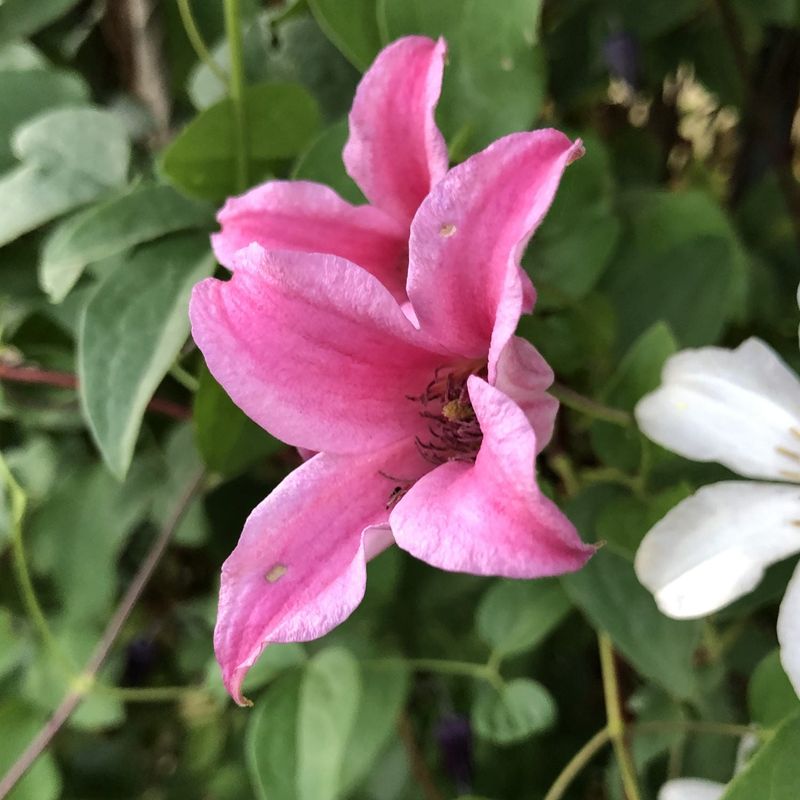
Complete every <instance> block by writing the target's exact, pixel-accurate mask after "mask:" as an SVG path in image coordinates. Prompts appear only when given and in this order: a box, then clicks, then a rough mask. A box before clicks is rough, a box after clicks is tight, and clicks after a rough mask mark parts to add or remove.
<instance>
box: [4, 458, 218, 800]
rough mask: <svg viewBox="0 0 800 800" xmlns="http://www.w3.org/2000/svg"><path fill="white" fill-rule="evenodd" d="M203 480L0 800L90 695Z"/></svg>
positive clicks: (190, 490) (196, 482)
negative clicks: (98, 674)
mask: <svg viewBox="0 0 800 800" xmlns="http://www.w3.org/2000/svg"><path fill="white" fill-rule="evenodd" d="M204 480H205V472H204V471H202V470H201V471H199V472H198V473H197V474H196V475H195V476H194V477H193V478H192V480H191V482H190V483H189V485H188V487H187V489H186V491H185V492H184V493H183V494H182V495H181V497H180V498H179V499H178V502H177V503H176V504H175V509H174V510H173V512H172V513H171V514H170V516H169V518H168V519H167V520H166V522H165V523H164V526H163V527H162V528H161V530H160V532H159V534H158V536H156V538H155V540H154V541H153V543H152V545H151V546H150V549H149V551H148V553H147V555H146V556H145V559H144V561H142V563H141V565H140V566H139V569H138V571H137V572H136V575H135V576H134V578H133V580H132V581H131V584H130V586H129V587H128V589H127V591H126V592H125V594H124V595H123V597H122V599H121V600H120V602H119V605H118V606H117V609H116V611H115V612H114V614H113V616H112V617H111V619H110V620H109V622H108V624H107V625H106V628H105V630H104V631H103V635H102V636H101V637H100V641H99V642H98V643H97V646H96V647H95V649H94V652H93V653H92V655H91V657H90V658H89V660H88V662H87V663H86V666H85V667H84V669H83V672H82V673H81V674H80V675H79V676H78V677H77V678H75V679H74V680H73V682H72V688H71V689H70V691H69V692H68V693H67V695H66V696H65V697H64V699H63V700H62V701H61V704H60V705H59V706H58V708H57V709H56V711H55V713H54V714H53V716H52V717H50V719H49V720H48V721H47V722H46V723H45V725H44V726H43V727H42V729H41V730H40V731H39V732H38V733H37V734H36V736H35V737H34V738H33V740H32V741H31V743H30V744H29V745H28V746H27V747H26V748H25V750H24V751H23V752H22V754H21V755H20V756H19V758H18V759H17V760H16V761H15V762H14V763H13V764H12V765H11V768H10V769H9V770H8V772H7V773H6V774H5V776H4V777H3V779H2V780H0V800H4V798H6V797H8V795H9V793H10V792H11V791H12V790H13V788H14V787H15V786H16V785H17V783H18V782H19V781H20V780H21V779H22V777H23V776H24V775H25V773H26V772H27V771H28V770H29V769H30V768H31V766H33V764H34V762H35V761H36V759H37V758H39V756H40V755H41V754H42V753H43V752H44V750H45V749H46V748H47V746H48V745H49V744H50V742H51V741H52V740H53V737H54V736H55V735H56V734H57V733H58V732H59V730H61V728H62V726H63V725H64V723H65V722H66V721H67V720H68V719H69V718H70V716H71V715H72V712H73V711H74V710H75V709H76V708H77V707H78V706H79V705H80V703H81V701H82V700H83V699H84V697H85V696H86V695H87V694H88V693H89V692H90V691H92V688H93V686H94V684H95V680H96V678H97V673H98V672H99V670H100V668H101V667H102V666H103V664H104V662H105V660H106V658H107V657H108V654H109V652H110V651H111V647H112V646H113V644H114V642H115V641H116V639H117V637H118V636H119V634H120V632H121V631H122V628H123V626H124V625H125V622H126V621H127V619H128V617H129V616H130V613H131V611H133V608H134V606H135V605H136V602H137V601H138V599H139V597H140V596H141V594H142V591H143V590H144V588H145V586H146V585H147V583H148V581H149V580H150V578H151V577H152V576H153V573H154V572H155V569H156V567H157V566H158V562H159V561H160V560H161V557H162V555H163V554H164V551H165V550H166V549H167V545H168V544H169V541H170V539H171V538H172V536H173V534H174V533H175V531H176V530H177V528H178V526H179V525H180V523H181V521H182V520H183V518H184V516H185V514H186V512H187V510H188V509H189V506H190V505H191V503H192V501H193V500H194V498H195V496H196V495H197V493H198V492H199V491H200V489H201V488H202V487H203V484H204Z"/></svg>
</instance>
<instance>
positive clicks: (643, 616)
mask: <svg viewBox="0 0 800 800" xmlns="http://www.w3.org/2000/svg"><path fill="white" fill-rule="evenodd" d="M562 581H563V584H564V588H565V589H566V590H567V594H568V595H569V596H570V598H572V601H573V602H574V603H575V604H576V605H577V606H579V607H580V608H581V610H582V611H583V613H584V614H585V615H586V616H587V617H588V619H589V621H590V622H591V624H592V627H594V628H595V629H596V630H604V631H607V632H608V634H609V635H610V636H611V638H612V639H613V641H614V644H615V646H616V647H617V648H618V649H619V651H620V652H621V653H622V654H623V655H624V656H625V658H626V659H627V660H628V661H630V662H631V664H633V665H634V666H635V667H636V669H637V670H638V671H639V672H640V673H641V674H642V675H644V676H645V677H646V678H649V679H650V680H652V681H653V682H654V683H657V684H658V685H659V686H661V688H662V689H664V690H665V691H666V692H668V693H669V694H670V695H671V696H673V697H677V698H680V699H682V700H697V699H698V695H699V693H700V691H701V689H700V684H699V678H700V675H699V673H698V672H697V671H696V670H695V667H694V654H695V651H696V649H697V647H698V645H699V642H700V633H701V623H700V622H698V621H696V620H692V621H678V620H674V619H670V618H669V617H665V616H664V615H663V614H662V613H661V612H660V611H659V610H658V608H657V607H656V604H655V600H653V598H652V596H651V595H650V593H649V592H648V591H647V589H645V588H644V587H643V586H642V585H641V584H640V583H639V581H638V580H637V579H636V575H635V574H634V571H633V565H632V564H631V563H630V561H628V560H627V559H625V558H623V557H622V556H619V555H616V554H615V553H613V552H611V551H610V549H609V548H603V549H601V550H600V551H599V552H598V553H597V554H595V555H594V556H593V557H592V558H591V559H590V560H589V563H588V564H587V565H586V566H585V567H584V568H583V569H582V570H581V571H580V572H576V573H574V574H572V575H567V576H565V577H564V578H562Z"/></svg>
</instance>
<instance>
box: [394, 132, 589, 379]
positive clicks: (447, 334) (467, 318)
mask: <svg viewBox="0 0 800 800" xmlns="http://www.w3.org/2000/svg"><path fill="white" fill-rule="evenodd" d="M582 152H583V150H582V145H581V144H580V142H575V143H573V142H571V141H570V140H569V139H568V138H567V137H566V136H564V134H563V133H559V132H558V131H555V130H539V131H533V132H532V133H514V134H511V135H510V136H506V137H504V138H503V139H498V141H496V142H494V143H493V144H491V145H490V146H489V147H487V148H486V149H485V150H483V151H482V152H480V153H478V154H476V155H474V156H472V157H471V158H469V159H467V160H466V161H465V162H463V163H462V164H459V165H458V166H456V167H454V168H453V169H451V170H450V172H448V173H447V175H446V176H445V177H444V178H443V179H442V180H441V181H440V182H439V183H438V184H436V186H435V187H434V188H433V190H432V191H431V193H430V194H429V195H428V197H427V198H426V199H425V202H424V203H423V204H422V206H421V207H420V209H419V212H418V213H417V215H416V217H415V218H414V222H413V223H412V225H411V240H410V244H409V248H410V255H409V273H408V296H409V298H410V300H411V303H412V305H413V306H414V310H415V311H416V313H417V317H418V319H419V321H420V324H421V325H422V328H423V329H427V330H428V332H429V333H430V334H431V335H432V336H434V337H436V338H437V339H438V340H439V341H441V342H442V343H443V344H444V345H445V346H446V347H448V348H449V349H451V350H453V351H454V352H458V353H461V354H463V355H465V356H469V357H480V356H485V355H486V352H487V350H488V349H489V346H490V343H491V345H492V354H491V356H490V364H489V367H490V369H489V379H490V381H491V380H493V378H494V376H493V369H494V361H495V360H496V358H497V357H498V356H499V353H500V351H501V350H502V348H503V347H504V346H505V343H506V341H507V340H508V338H509V337H510V336H511V335H512V333H513V332H514V329H515V328H516V325H517V321H518V319H519V315H520V314H521V313H522V311H523V310H529V309H530V307H531V304H532V300H533V294H532V287H531V285H530V281H529V279H528V278H527V276H526V275H525V274H524V273H523V272H522V270H521V269H520V268H519V266H518V264H519V258H520V255H521V253H522V250H523V249H524V247H525V245H526V244H527V241H528V239H529V238H530V236H531V234H532V233H533V231H534V230H535V229H536V228H537V226H538V225H539V223H540V222H541V221H542V218H543V217H544V215H545V213H546V212H547V209H548V208H549V207H550V204H551V202H552V201H553V197H554V195H555V192H556V189H557V187H558V183H559V180H560V179H561V174H562V173H563V171H564V168H565V167H566V166H567V164H569V163H570V161H573V160H574V159H575V158H577V157H578V156H579V155H580V154H581V153H582Z"/></svg>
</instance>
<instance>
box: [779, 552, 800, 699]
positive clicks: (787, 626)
mask: <svg viewBox="0 0 800 800" xmlns="http://www.w3.org/2000/svg"><path fill="white" fill-rule="evenodd" d="M778 641H779V642H780V644H781V663H782V664H783V668H784V670H785V671H786V674H787V675H788V676H789V680H790V681H791V682H792V686H794V690H795V691H796V692H797V694H798V695H800V565H798V566H797V568H796V569H795V571H794V575H792V579H791V580H790V581H789V585H788V586H787V587H786V594H785V595H784V596H783V602H782V603H781V611H780V614H778Z"/></svg>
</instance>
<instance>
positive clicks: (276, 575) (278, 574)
mask: <svg viewBox="0 0 800 800" xmlns="http://www.w3.org/2000/svg"><path fill="white" fill-rule="evenodd" d="M286 570H287V566H286V564H275V566H273V567H271V568H270V570H269V571H268V572H267V573H266V575H264V577H265V578H266V580H267V583H277V582H278V581H279V580H280V579H281V578H282V577H283V576H284V575H285V574H286Z"/></svg>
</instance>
